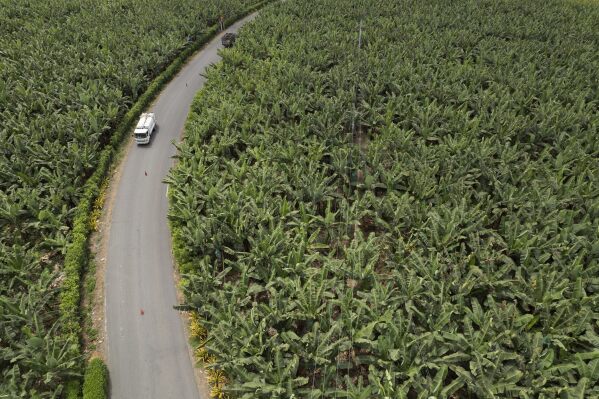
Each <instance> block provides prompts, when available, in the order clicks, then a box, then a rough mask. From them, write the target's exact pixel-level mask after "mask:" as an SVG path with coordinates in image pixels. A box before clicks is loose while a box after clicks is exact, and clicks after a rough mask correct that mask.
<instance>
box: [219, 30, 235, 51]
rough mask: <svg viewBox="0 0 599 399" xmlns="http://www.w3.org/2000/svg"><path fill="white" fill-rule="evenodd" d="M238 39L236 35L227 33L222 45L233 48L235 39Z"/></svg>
mask: <svg viewBox="0 0 599 399" xmlns="http://www.w3.org/2000/svg"><path fill="white" fill-rule="evenodd" d="M236 38H237V35H236V34H235V33H231V32H229V33H225V34H224V36H223V38H222V40H221V41H222V43H223V46H225V47H232V46H233V44H234V43H235V39H236Z"/></svg>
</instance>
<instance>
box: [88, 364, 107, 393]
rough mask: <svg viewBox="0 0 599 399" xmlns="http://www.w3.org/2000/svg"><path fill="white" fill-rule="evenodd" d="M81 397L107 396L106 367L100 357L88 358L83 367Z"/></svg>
mask: <svg viewBox="0 0 599 399" xmlns="http://www.w3.org/2000/svg"><path fill="white" fill-rule="evenodd" d="M84 379H85V382H84V383H83V399H106V398H107V397H108V368H107V367H106V365H105V364H104V362H103V361H102V359H99V358H94V359H92V360H90V362H89V363H88V365H87V368H86V369H85V376H84Z"/></svg>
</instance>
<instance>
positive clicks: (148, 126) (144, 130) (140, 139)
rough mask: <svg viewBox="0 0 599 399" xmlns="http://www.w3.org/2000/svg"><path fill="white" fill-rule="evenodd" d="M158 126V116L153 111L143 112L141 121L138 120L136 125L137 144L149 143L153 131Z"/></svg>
mask: <svg viewBox="0 0 599 399" xmlns="http://www.w3.org/2000/svg"><path fill="white" fill-rule="evenodd" d="M156 128H157V125H156V116H155V115H154V113H153V112H149V113H145V112H144V113H143V114H141V117H140V118H139V122H137V126H136V127H135V133H133V136H134V137H135V142H136V143H137V144H148V143H149V142H150V136H152V132H153V131H154V129H156Z"/></svg>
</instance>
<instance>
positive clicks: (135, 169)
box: [98, 14, 256, 399]
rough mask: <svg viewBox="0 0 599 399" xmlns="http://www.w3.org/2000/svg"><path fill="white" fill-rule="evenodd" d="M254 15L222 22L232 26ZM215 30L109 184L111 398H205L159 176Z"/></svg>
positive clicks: (212, 55) (157, 105)
mask: <svg viewBox="0 0 599 399" xmlns="http://www.w3.org/2000/svg"><path fill="white" fill-rule="evenodd" d="M255 16H256V14H252V15H250V16H248V17H246V18H244V19H242V20H240V21H238V22H237V23H235V24H234V25H233V26H231V27H230V28H229V29H227V30H226V31H227V32H235V31H237V30H238V29H239V28H240V27H241V26H242V25H243V24H245V23H247V22H249V21H251V20H252V19H253V18H255ZM221 36H222V34H221V35H218V36H217V37H216V38H215V39H214V40H212V41H211V42H209V43H208V44H207V45H206V46H205V47H204V48H203V49H202V50H201V51H200V52H198V53H197V54H196V55H195V56H194V57H193V58H192V59H191V60H190V61H189V62H188V64H187V65H186V66H185V67H184V68H183V69H182V70H181V72H180V73H179V74H178V75H177V76H176V77H175V78H174V79H173V80H172V81H171V82H170V83H169V84H168V85H167V86H166V87H165V89H164V90H163V92H162V93H161V94H160V96H159V97H158V98H157V100H156V101H155V102H154V104H153V106H152V107H151V110H150V111H151V112H155V113H156V119H157V122H158V126H159V129H158V131H157V132H156V133H154V135H153V137H152V140H151V142H150V144H149V145H147V146H135V145H131V144H130V147H129V148H128V151H126V153H125V156H124V159H123V160H122V164H121V165H120V166H119V167H118V168H117V172H116V175H117V176H118V177H117V179H116V181H115V182H114V187H112V189H110V190H109V192H110V194H109V197H108V198H107V203H106V205H105V206H106V209H105V211H104V214H105V215H106V219H107V226H106V228H105V229H103V234H102V238H101V242H100V247H101V249H100V250H99V251H98V253H99V254H101V255H100V256H101V257H102V258H104V257H105V264H103V263H104V262H102V258H101V259H99V263H102V264H101V265H99V269H100V270H104V271H105V274H104V278H103V279H102V278H101V277H100V279H99V280H100V281H99V285H100V286H102V285H103V286H104V295H105V298H104V303H105V317H106V319H105V321H106V324H105V331H104V333H105V336H106V342H105V346H104V349H105V354H104V355H105V357H106V359H107V361H108V368H109V370H110V379H111V397H112V398H114V399H121V398H122V399H131V398H144V399H151V398H157V399H158V398H159V399H169V398H173V399H175V398H177V399H179V398H181V399H187V398H190V399H197V398H200V397H202V398H203V399H204V398H207V395H206V394H205V392H206V388H205V386H204V387H203V388H202V389H200V391H202V392H203V393H202V395H200V394H199V392H198V383H199V385H200V386H202V385H203V384H202V383H201V382H200V380H201V378H196V377H197V373H194V367H193V361H192V358H191V355H190V348H189V346H188V342H187V335H186V325H185V320H184V317H182V316H181V315H180V314H179V312H177V311H175V310H174V309H173V305H175V304H177V303H178V301H177V289H176V279H177V276H176V271H175V270H174V266H173V259H172V255H171V254H172V249H171V235H170V231H169V228H168V223H167V211H168V201H167V197H166V190H167V187H166V185H165V184H163V183H162V181H163V179H164V178H165V176H166V175H167V173H168V171H169V169H170V168H171V166H172V164H173V158H172V157H173V155H175V153H176V149H175V147H174V146H173V145H172V142H173V141H178V140H180V138H181V134H182V131H183V126H184V124H185V120H186V118H187V114H188V112H189V107H190V105H191V102H192V100H193V97H194V95H195V93H196V92H197V91H198V90H199V89H201V88H202V86H203V85H204V82H205V78H204V77H203V76H202V75H201V74H202V73H203V72H204V71H205V69H206V68H207V67H208V66H209V65H210V64H213V63H215V62H217V61H218V60H219V59H220V57H219V56H218V53H217V51H218V49H219V48H221V44H220V39H221Z"/></svg>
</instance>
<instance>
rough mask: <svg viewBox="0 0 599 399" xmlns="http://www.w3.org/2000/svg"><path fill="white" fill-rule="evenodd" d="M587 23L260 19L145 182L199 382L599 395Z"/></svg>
mask: <svg viewBox="0 0 599 399" xmlns="http://www.w3.org/2000/svg"><path fill="white" fill-rule="evenodd" d="M598 20H599V6H598V5H597V4H593V2H576V1H540V0H539V1H538V0H529V1H512V0H500V1H495V0H483V1H470V0H459V1H454V2H451V3H450V2H446V1H440V0H439V1H437V0H430V1H411V0H398V1H382V0H359V1H354V0H313V1H311V2H310V6H309V7H307V6H306V4H305V2H302V1H294V0H288V1H285V2H280V3H276V4H274V5H272V6H271V7H267V8H266V9H264V10H263V11H262V12H261V15H260V17H259V18H258V19H257V20H256V21H255V22H254V23H253V24H251V25H249V26H248V27H247V28H245V30H244V31H243V33H242V34H241V35H240V36H239V38H238V40H237V42H236V46H235V47H234V48H231V49H227V50H224V51H223V52H222V55H223V62H222V63H220V64H218V65H216V66H214V67H212V68H211V70H210V72H209V73H208V83H207V86H206V88H205V89H204V90H203V91H201V92H200V93H199V94H198V96H197V97H196V100H195V103H194V105H193V107H192V112H191V114H190V117H189V120H188V122H187V125H186V131H185V135H186V138H185V140H184V142H183V143H182V144H180V145H179V154H178V163H177V165H176V167H175V168H174V169H173V170H172V171H171V173H170V175H169V178H168V183H169V184H170V191H169V193H170V196H171V209H170V214H169V218H170V220H171V223H172V226H173V231H174V240H175V245H176V247H175V252H176V256H177V258H178V260H179V263H180V264H179V266H180V268H181V270H182V272H183V273H184V276H185V277H184V281H183V286H184V290H185V294H186V301H185V303H184V304H183V307H184V308H187V309H191V310H193V312H194V317H196V318H197V320H198V322H199V323H200V324H201V328H202V329H205V332H204V333H202V334H201V335H198V336H199V337H201V339H197V340H196V342H195V344H196V346H197V350H196V353H197V354H199V355H200V356H201V357H202V359H203V360H206V362H207V363H208V367H209V368H210V369H211V370H212V374H211V381H212V383H213V386H215V387H216V388H215V389H213V395H214V396H217V397H221V398H222V397H230V398H244V399H245V398H247V399H250V398H298V399H299V398H352V399H358V398H363V399H367V398H394V399H395V398H431V397H434V398H594V397H599V315H598V313H597V311H598V310H599V294H598V291H599V262H598V259H599V239H598V234H599V144H598V143H599V141H598V140H597V133H598V132H597V130H598V127H599V112H598V109H599V107H598V104H599V98H598V94H597V93H598V91H597V89H598V86H597V71H598V70H599V50H598V47H597V43H599V31H598V30H597V29H596V22H597V21H598ZM39 223H41V224H44V223H47V221H46V220H45V219H43V218H42V220H40V221H39ZM194 328H196V329H200V327H198V326H195V327H194Z"/></svg>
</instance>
